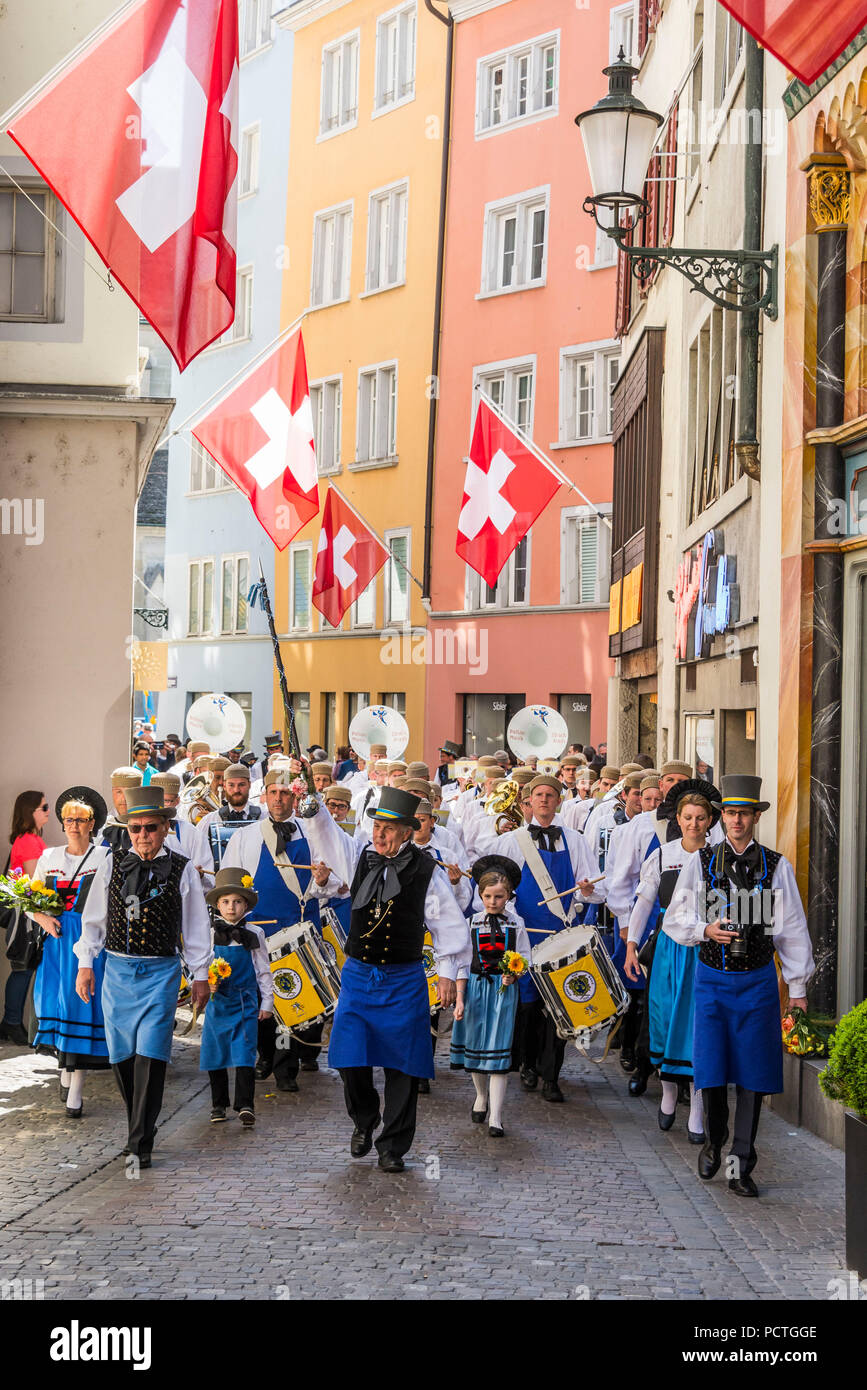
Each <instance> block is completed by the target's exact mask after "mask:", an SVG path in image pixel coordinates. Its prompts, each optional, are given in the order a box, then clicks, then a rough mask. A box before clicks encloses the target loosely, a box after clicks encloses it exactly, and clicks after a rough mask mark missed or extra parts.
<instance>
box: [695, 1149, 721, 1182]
mask: <svg viewBox="0 0 867 1390" xmlns="http://www.w3.org/2000/svg"><path fill="white" fill-rule="evenodd" d="M721 1163H722V1157H721V1156H720V1151H719V1149H715V1148H714V1146H713V1144H709V1143H707V1142H705V1144H704V1146H703V1148H702V1151H701V1153H700V1154H699V1156H698V1175H699V1177H700V1178H704V1180H705V1182H710V1180H711V1178H712V1177H714V1175H715V1174H716V1173H718V1172H719V1166H720V1164H721Z"/></svg>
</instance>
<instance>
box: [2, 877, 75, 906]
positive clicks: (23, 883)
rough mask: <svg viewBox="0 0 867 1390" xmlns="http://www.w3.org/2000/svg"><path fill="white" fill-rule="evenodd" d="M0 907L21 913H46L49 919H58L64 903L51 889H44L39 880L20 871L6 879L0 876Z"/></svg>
mask: <svg viewBox="0 0 867 1390" xmlns="http://www.w3.org/2000/svg"><path fill="white" fill-rule="evenodd" d="M0 905H2V906H3V907H12V908H16V907H17V908H20V909H21V910H22V911H23V912H47V913H48V914H49V915H50V916H51V917H59V916H60V914H61V913H62V912H63V910H64V903H63V901H62V899H61V898H59V897H58V896H57V894H56V893H55V891H54V889H53V888H46V886H45V884H44V883H43V882H42V880H41V879H38V878H33V879H31V878H30V877H29V875H28V874H25V873H22V871H21V870H20V869H16V870H14V871H13V872H12V873H11V874H9V876H8V878H7V876H6V875H5V874H0Z"/></svg>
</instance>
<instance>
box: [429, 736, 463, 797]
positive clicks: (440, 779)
mask: <svg viewBox="0 0 867 1390" xmlns="http://www.w3.org/2000/svg"><path fill="white" fill-rule="evenodd" d="M460 756H461V749H460V744H457V743H451V742H450V741H449V739H446V741H445V743H444V744H443V745H442V747H441V748H438V749H437V757H438V759H439V766H438V767H437V769H436V771H435V773H434V775H433V780H434V781H435V782H437V783H438V784H439V786H441V787H446V786H448V785H449V783H450V782H454V781H455V780H456V779H455V778H454V776H453V775H451V774H450V772H449V768H450V767H451V766H452V764H453V763H454V761H455V759H456V758H459V757H460Z"/></svg>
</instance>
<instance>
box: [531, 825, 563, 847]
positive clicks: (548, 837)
mask: <svg viewBox="0 0 867 1390" xmlns="http://www.w3.org/2000/svg"><path fill="white" fill-rule="evenodd" d="M529 829H530V834H531V835H532V837H533V839H534V840H535V841H536V844H537V845H538V846H539V849H545V850H548V852H549V853H553V851H554V850H555V849H556V848H557V844H558V842H559V840H560V837H561V835H562V833H563V832H562V831H561V829H560V827H559V825H549V826H544V825H531V826H530V827H529Z"/></svg>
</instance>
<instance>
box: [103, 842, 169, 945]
mask: <svg viewBox="0 0 867 1390" xmlns="http://www.w3.org/2000/svg"><path fill="white" fill-rule="evenodd" d="M123 858H124V855H122V854H115V856H114V863H113V865H112V870H111V878H110V879H109V882H108V917H107V922H106V934H105V949H106V950H107V951H114V952H116V953H117V954H118V955H121V956H176V955H177V953H178V947H179V945H180V940H181V913H182V910H183V900H182V898H181V874H182V873H183V872H184V868H185V866H186V865H187V864H188V863H189V860H188V859H185V858H184V856H183V855H182V854H175V853H174V851H171V850H170V851H169V858H170V859H171V861H172V867H171V871H170V873H169V876H168V879H167V881H166V883H165V885H164V886H163V888H162V891H161V892H160V893H159V894H158V895H157V896H156V897H154V898H145V899H144V901H140V902H139V903H138V904H136V911H132V909H131V910H130V914H129V916H128V915H127V906H126V902H125V900H124V895H123V884H124V878H125V877H126V875H125V874H123V873H121V868H120V866H121V862H122V860H123Z"/></svg>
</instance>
